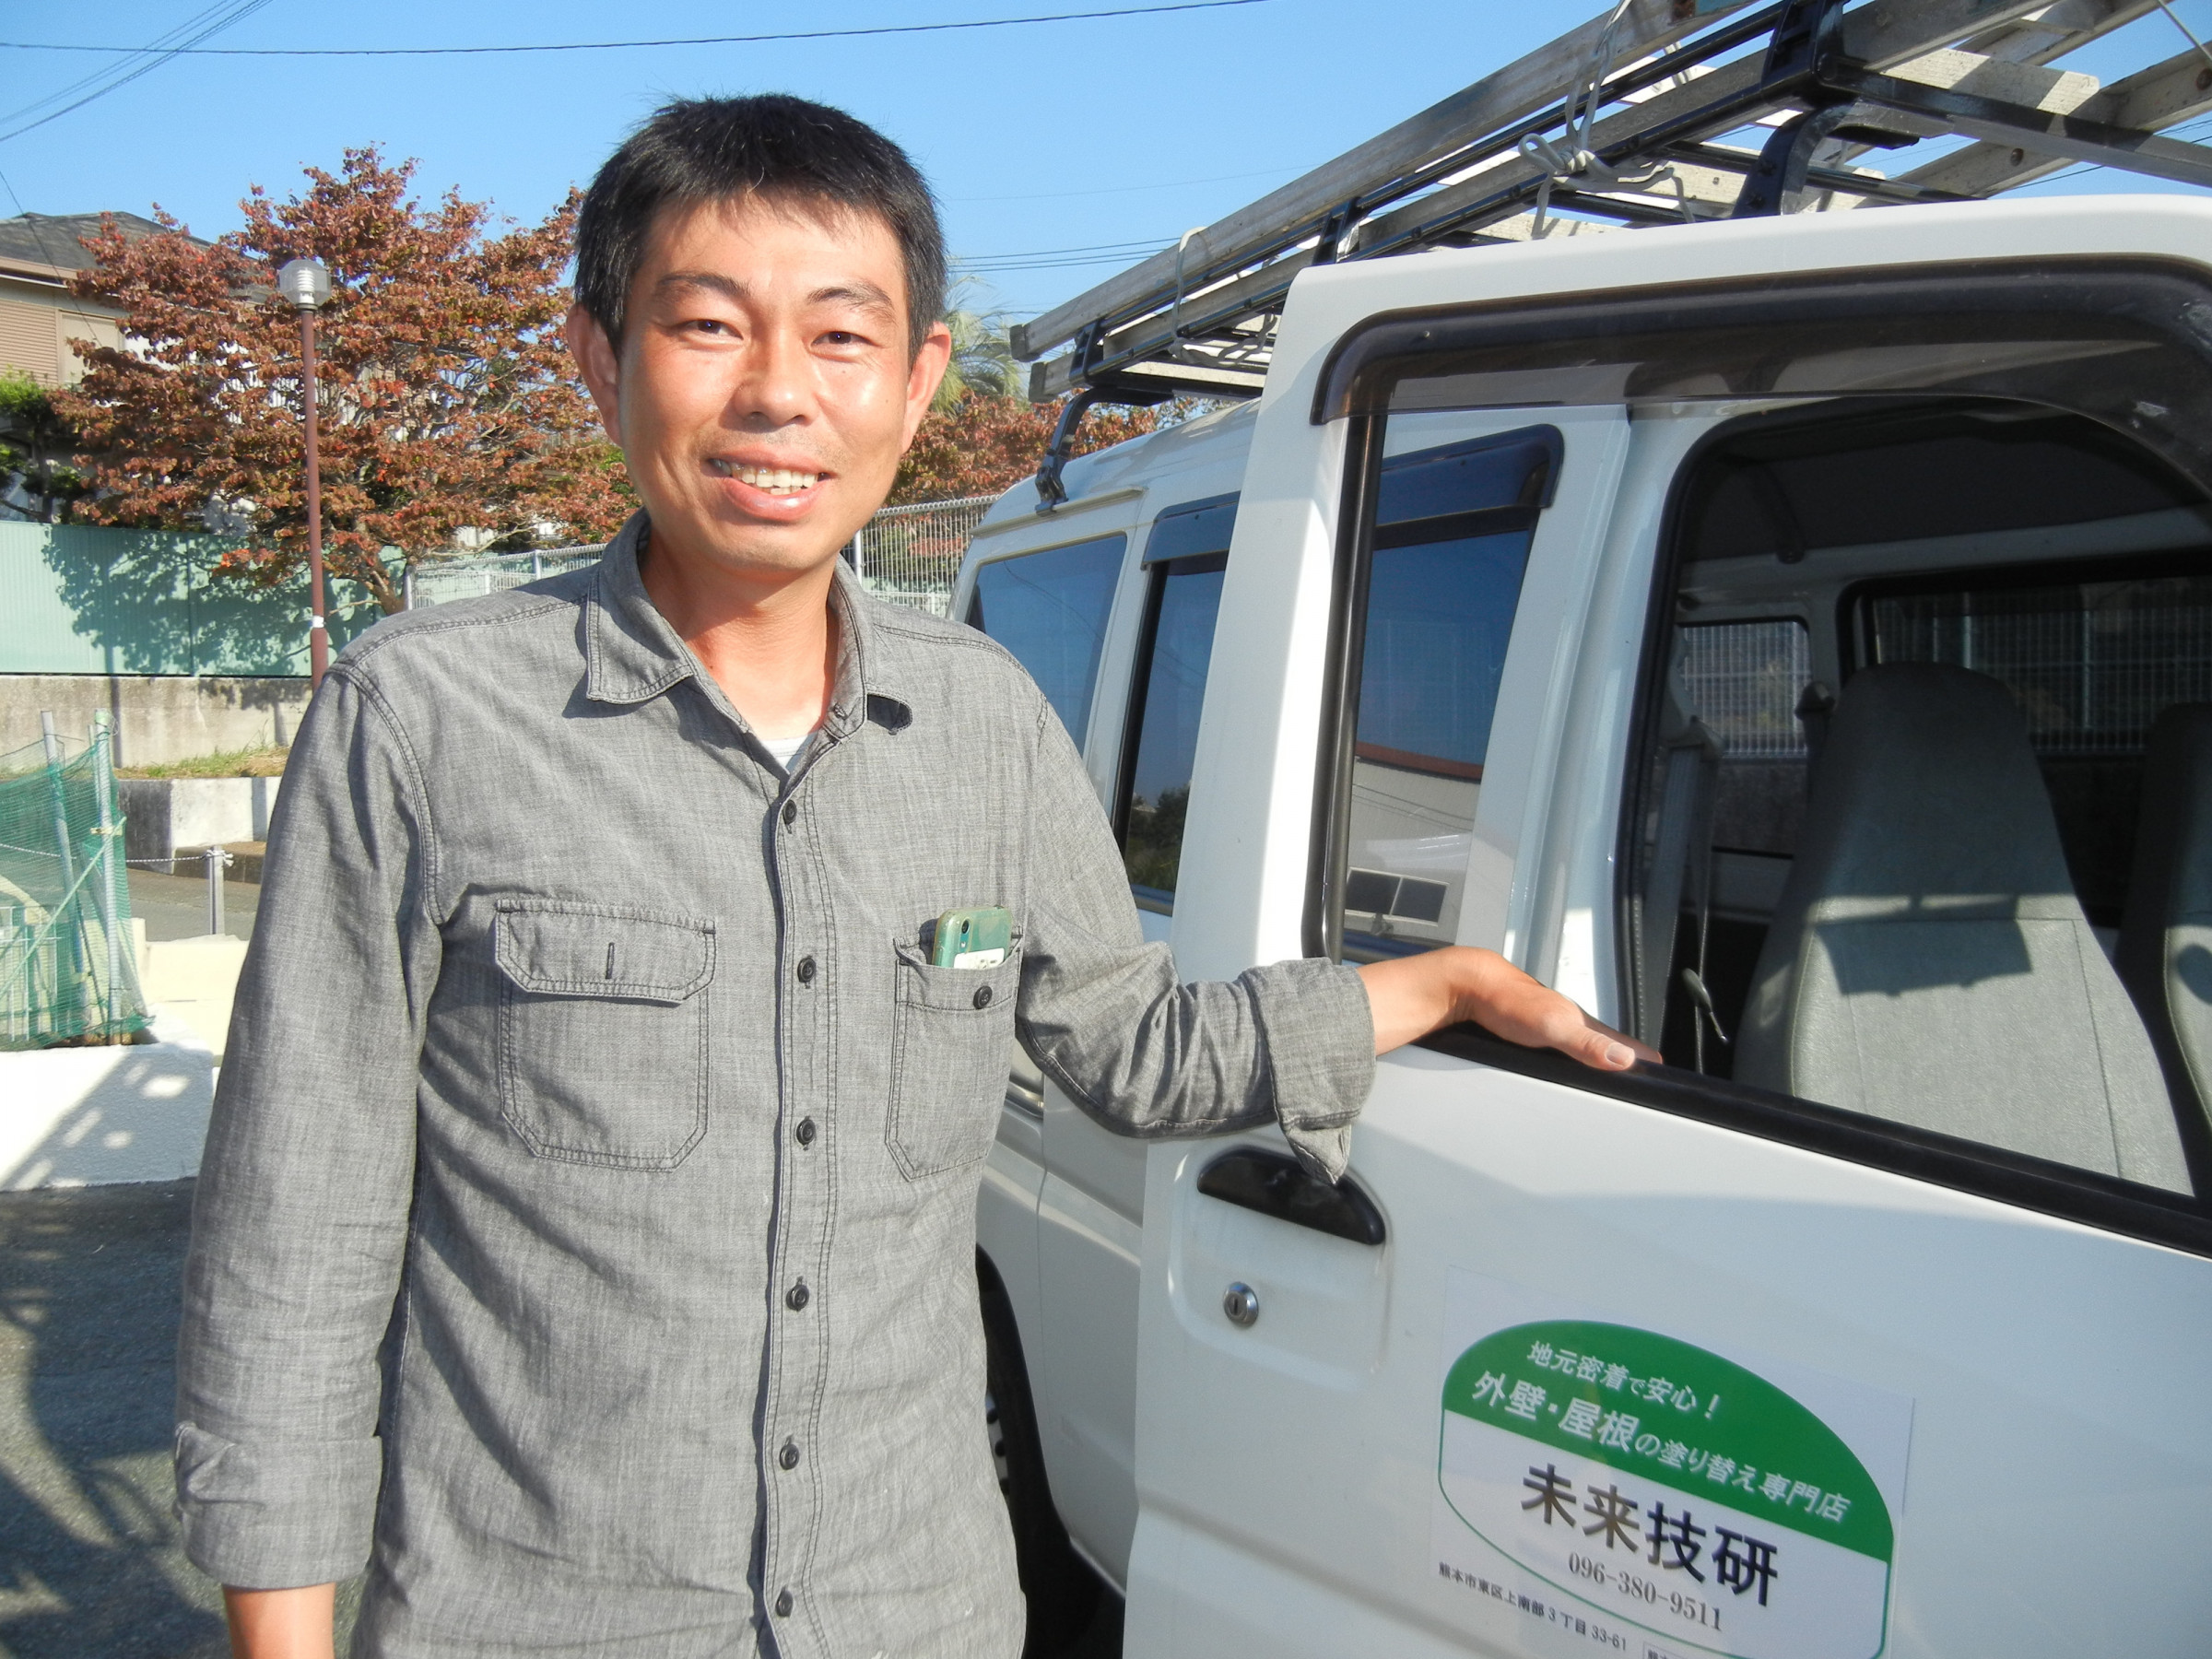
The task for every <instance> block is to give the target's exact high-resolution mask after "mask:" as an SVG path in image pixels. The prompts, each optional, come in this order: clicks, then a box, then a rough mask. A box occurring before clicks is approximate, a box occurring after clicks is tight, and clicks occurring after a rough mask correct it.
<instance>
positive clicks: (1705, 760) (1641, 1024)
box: [1636, 632, 1722, 1069]
mask: <svg viewBox="0 0 2212 1659" xmlns="http://www.w3.org/2000/svg"><path fill="white" fill-rule="evenodd" d="M1686 655H1687V649H1686V646H1685V643H1684V641H1683V639H1682V636H1681V634H1680V633H1679V632H1677V634H1676V636H1675V650H1674V659H1673V661H1672V662H1671V663H1669V664H1668V665H1667V671H1666V682H1665V696H1664V699H1663V700H1662V702H1661V705H1660V712H1659V747H1660V751H1661V755H1662V761H1661V765H1662V768H1663V772H1662V777H1661V782H1660V788H1659V823H1658V827H1657V834H1656V836H1655V837H1654V841H1653V848H1652V862H1651V868H1650V874H1649V876H1648V877H1647V878H1646V880H1645V883H1644V895H1643V904H1642V907H1641V917H1640V927H1639V933H1640V935H1641V936H1640V938H1639V939H1638V941H1637V943H1638V953H1637V954H1638V962H1637V981H1638V994H1637V999H1636V1024H1637V1031H1636V1034H1637V1036H1638V1037H1640V1038H1641V1039H1642V1040H1643V1041H1645V1042H1648V1043H1650V1044H1651V1045H1652V1046H1653V1048H1657V1047H1658V1046H1659V1039H1660V1035H1661V1033H1662V1032H1663V1031H1664V1030H1665V1025H1666V999H1667V992H1668V988H1669V987H1668V981H1669V979H1670V977H1671V971H1672V970H1673V968H1674V962H1675V936H1676V934H1677V931H1678V930H1679V928H1680V925H1681V919H1682V905H1683V900H1684V896H1685V892H1686V889H1687V891H1688V894H1689V895H1690V896H1691V897H1693V898H1694V900H1695V902H1696V904H1697V907H1698V935H1699V936H1698V966H1699V969H1700V971H1701V970H1702V969H1703V967H1704V959H1705V932H1706V926H1707V918H1708V915H1709V913H1710V912H1711V910H1712V804H1713V796H1714V794H1716V793H1717V786H1718V784H1719V782H1720V771H1721V753H1722V744H1721V740H1720V739H1719V738H1718V737H1717V736H1715V735H1713V733H1712V728H1711V727H1709V726H1708V725H1706V724H1705V723H1704V722H1703V721H1701V720H1700V719H1699V718H1698V717H1697V715H1696V713H1695V712H1693V711H1692V710H1691V708H1690V706H1689V685H1688V675H1687V673H1686V664H1685V657H1686ZM1716 1029H1717V1028H1716ZM1703 1052H1704V1037H1703V1028H1702V1026H1700V1034H1699V1054H1700V1061H1701V1059H1702V1056H1703ZM1700 1069H1702V1066H1701V1065H1700Z"/></svg>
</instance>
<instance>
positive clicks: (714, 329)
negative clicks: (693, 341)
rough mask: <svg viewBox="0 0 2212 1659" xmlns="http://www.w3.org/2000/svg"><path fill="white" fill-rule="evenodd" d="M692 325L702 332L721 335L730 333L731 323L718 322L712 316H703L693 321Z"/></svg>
mask: <svg viewBox="0 0 2212 1659" xmlns="http://www.w3.org/2000/svg"><path fill="white" fill-rule="evenodd" d="M691 326H692V327H693V328H695V329H697V330H698V331H699V332H700V334H715V335H719V334H728V333H729V332H730V325H729V324H727V323H718V322H716V321H715V320H714V319H713V318H712V317H701V318H700V319H699V320H698V321H697V322H695V323H693V324H691Z"/></svg>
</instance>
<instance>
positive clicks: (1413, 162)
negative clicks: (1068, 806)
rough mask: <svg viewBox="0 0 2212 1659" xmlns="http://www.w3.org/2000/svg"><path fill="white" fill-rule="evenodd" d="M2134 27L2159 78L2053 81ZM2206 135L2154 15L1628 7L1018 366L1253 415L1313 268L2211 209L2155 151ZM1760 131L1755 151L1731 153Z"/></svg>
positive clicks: (1309, 188)
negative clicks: (1531, 248)
mask: <svg viewBox="0 0 2212 1659" xmlns="http://www.w3.org/2000/svg"><path fill="white" fill-rule="evenodd" d="M2137 23H2140V24H2141V25H2142V27H2141V28H2140V29H2132V31H2131V33H2130V35H2129V38H2130V39H2131V40H2136V39H2139V40H2140V41H2142V42H2143V44H2144V45H2145V47H2146V52H2147V53H2157V52H2159V51H2160V50H2161V49H2164V48H2168V47H2178V48H2179V50H2175V51H2171V52H2170V53H2168V54H2167V55H2164V56H2159V57H2156V58H2155V61H2150V62H2147V65H2146V66H2145V67H2143V68H2142V69H2140V70H2138V71H2136V73H2134V74H2131V75H2129V76H2126V77H2124V79H2121V80H2118V81H2115V82H2113V83H2112V84H2111V85H2109V86H2105V85H2100V83H2099V82H2098V81H2097V80H2096V79H2095V78H2094V77H2092V76H2088V75H2082V74H2077V73H2075V72H2072V71H2067V70H2064V69H2058V68H2053V67H2052V66H2051V65H2053V62H2054V61H2055V60H2056V59H2058V58H2061V57H2063V56H2065V54H2066V53H2070V52H2073V51H2075V50H2077V49H2078V48H2079V47H2081V46H2084V45H2087V44H2088V43H2089V42H2090V41H2096V40H2100V39H2102V38H2104V37H2106V36H2108V35H2112V34H2113V33H2115V32H2117V31H2119V30H2122V29H2130V27H2131V26H2133V25H2136V24H2137ZM2207 111H2212V57H2207V55H2206V53H2204V51H2203V49H2201V48H2199V47H2197V46H2196V45H2195V44H2194V42H2193V41H2184V40H2183V38H2182V36H2181V32H2180V31H2179V30H2178V29H2174V28H2173V26H2172V24H2171V20H2170V19H2168V18H2165V17H2164V16H2163V15H2162V7H2161V6H2160V5H2159V0H1880V3H1879V4H1878V5H1877V4H1874V3H1872V0H1869V3H1867V4H1862V5H1858V6H1849V7H1848V8H1847V7H1846V4H1845V0H1781V3H1780V4H1774V5H1768V6H1760V7H1758V8H1757V9H1752V8H1750V6H1748V4H1747V0H1618V4H1617V5H1615V6H1611V7H1610V8H1608V9H1607V10H1606V12H1605V13H1604V14H1603V15H1601V16H1599V17H1597V18H1593V19H1591V20H1590V21H1589V22H1587V23H1584V24H1583V25H1582V27H1580V28H1579V29H1572V30H1571V31H1570V32H1568V33H1567V34H1564V35H1562V36H1560V37H1559V39H1558V40H1556V41H1551V42H1550V43H1549V44H1548V45H1546V46H1543V47H1540V48H1538V49H1537V50H1536V51H1535V52H1533V53H1529V54H1528V55H1527V56H1526V57H1524V58H1522V59H1521V60H1519V61H1518V62H1517V63H1513V64H1510V65H1507V66H1506V67H1504V68H1502V69H1500V70H1499V71H1498V72H1497V73H1496V74H1494V75H1490V76H1486V77H1485V78H1483V79H1482V80H1479V81H1477V82H1476V83H1475V84H1474V85H1473V86H1471V87H1468V88H1465V89H1464V90H1462V91H1459V92H1456V93H1454V94H1453V95H1452V96H1451V97H1450V98H1447V99H1445V100H1443V101H1442V102H1441V103H1438V104H1436V105H1434V106H1432V107H1431V108H1430V109H1428V110H1425V111H1423V112H1421V113H1419V114H1418V115H1416V116H1414V117H1412V118H1411V119H1410V120H1407V121H1405V122H1401V123H1400V124H1398V125H1396V126H1394V127H1392V128H1391V129H1390V130H1389V131H1387V132H1385V133H1382V134H1380V135H1377V136H1375V137H1373V138H1371V139H1369V140H1368V141H1367V142H1366V143H1364V144H1362V145H1359V147H1357V148H1354V149H1352V150H1350V151H1348V152H1347V153H1346V154H1345V155H1342V156H1340V157H1338V158H1337V159H1335V160H1334V161H1330V162H1327V163H1324V165H1323V166H1320V167H1317V168H1315V169H1314V170H1313V171H1311V172H1309V173H1307V174H1306V175H1305V176H1304V177H1303V178H1300V179H1297V180H1294V181H1293V182H1290V183H1288V184H1286V185H1284V186H1282V187H1281V188H1280V189H1278V190H1276V191H1273V192H1271V193H1269V194H1267V195H1265V196H1263V197H1261V198H1260V199H1259V200H1258V201H1256V202H1253V203H1252V204H1251V205H1249V206H1245V207H1241V208H1239V209H1238V210H1237V211H1236V212H1234V213H1231V214H1230V215H1229V216H1228V217H1227V218H1222V219H1220V220H1218V221H1217V222H1216V223H1214V224H1212V225H1209V226H1207V227H1206V228H1205V229H1201V230H1194V231H1192V232H1191V233H1189V234H1188V235H1186V236H1185V237H1183V238H1182V241H1181V242H1180V243H1178V244H1177V245H1176V246H1174V247H1170V248H1165V249H1162V250H1161V251H1160V252H1159V253H1155V254H1153V255H1152V256H1151V257H1149V258H1148V259H1146V260H1144V261H1142V262H1140V263H1139V264H1137V265H1133V266H1131V267H1130V268H1129V269H1127V270H1125V271H1123V272H1121V273H1120V274H1119V275H1117V276H1114V277H1109V278H1108V279H1107V280H1105V281H1104V282H1101V283H1100V284H1098V285H1097V286H1096V287H1094V288H1091V289H1090V290H1089V291H1088V292H1087V293H1084V294H1080V295H1078V296H1077V297H1076V298H1075V299H1073V300H1069V301H1067V302H1066V303H1065V304H1064V305H1060V306H1057V307H1055V308H1053V310H1052V311H1050V312H1046V313H1044V314H1043V315H1042V316H1040V317H1038V318H1036V319H1034V320H1033V321H1031V322H1030V323H1029V324H1023V325H1018V326H1017V327H1016V328H1015V330H1014V331H1013V346H1014V350H1015V354H1016V355H1017V356H1018V357H1019V358H1021V359H1024V360H1027V361H1030V362H1031V363H1032V364H1033V367H1032V369H1031V371H1030V397H1031V399H1032V400H1034V401H1036V402H1039V403H1049V402H1051V401H1053V400H1054V399H1056V398H1060V397H1064V396H1067V395H1069V394H1077V393H1088V394H1091V395H1089V396H1088V397H1087V398H1086V399H1085V401H1084V407H1088V406H1090V405H1091V404H1094V403H1101V402H1110V403H1130V404H1138V405H1144V404H1150V403H1157V402H1159V401H1161V400H1163V399H1165V398H1168V397H1171V396H1174V395H1177V394H1196V395H1211V396H1232V397H1235V396H1252V395H1254V394H1257V393H1258V391H1259V389H1260V387H1261V385H1262V383H1263V382H1265V378H1266V371H1267V362H1268V359H1269V355H1270V350H1271V347H1272V345H1273V340H1274V326H1275V321H1276V318H1277V316H1278V315H1279V314H1280V312H1281V310H1282V305H1283V300H1284V297H1285V295H1286V294H1287V293H1288V290H1289V287H1290V282H1291V279H1292V278H1293V277H1296V276H1297V275H1298V273H1299V272H1300V271H1301V270H1303V269H1305V268H1306V267H1307V266H1308V265H1315V264H1327V263H1331V262H1334V261H1343V260H1354V259H1374V258H1380V257H1383V256H1386V255H1389V254H1393V253H1413V252H1417V251H1419V250H1421V249H1426V248H1435V247H1465V246H1471V245H1478V244H1482V243H1486V242H1506V241H1527V240H1530V238H1531V237H1532V236H1541V235H1543V234H1545V233H1547V231H1556V230H1557V229H1558V228H1559V225H1560V223H1561V222H1562V221H1561V218H1560V216H1562V215H1563V216H1569V217H1571V218H1574V219H1578V220H1580V221H1582V222H1581V223H1579V224H1577V225H1576V227H1575V228H1576V229H1577V230H1597V229H1636V228H1639V227H1641V226H1645V225H1652V224H1679V223H1681V222H1683V221H1684V220H1689V221H1692V222H1695V221H1699V220H1703V219H1713V218H1731V217H1736V218H1740V217H1748V216H1752V215H1757V214H1772V213H1783V212H1791V211H1803V210H1806V209H1807V208H1812V207H1818V208H1822V209H1827V210H1834V209H1840V208H1842V207H1882V206H1899V205H1906V204H1911V203H1916V202H1931V201H1965V200H1974V199H1979V198H1982V197H1985V196H1990V195H1995V194H2001V193H2002V192H2004V191H2006V190H2011V189H2016V188H2018V187H2019V186H2021V185H2023V184H2028V183H2031V182H2034V181H2036V180H2038V179H2041V178H2044V177H2047V176H2048V175H2049V174H2051V173H2053V172H2055V171H2058V170H2059V169H2061V168H2063V167H2066V166H2070V165H2073V164H2075V163H2077V162H2088V163H2092V164H2094V165H2098V166H2103V167H2111V168H2116V169H2121V170H2124V171H2132V172H2137V173H2144V174H2148V175H2150V176H2153V177H2157V178H2162V179H2168V180H2174V181H2179V182H2185V183H2190V184H2198V185H2206V186H2212V147H2206V146H2203V145H2198V144H2193V143H2188V142H2185V141H2183V140H2181V139H2175V138H2169V137H2164V136H2161V134H2162V133H2163V132H2164V131H2165V130H2166V129H2168V128H2170V127H2172V126H2174V125H2176V124H2179V123H2182V122H2184V121H2188V120H2190V119H2192V118H2193V117H2194V116H2198V115H2202V114H2204V113H2206V112H2207ZM1756 127H1765V128H1768V129H1770V131H1769V133H1768V135H1766V137H1765V139H1764V141H1763V143H1762V144H1761V145H1760V146H1759V147H1745V146H1743V145H1742V144H1741V143H1740V142H1739V143H1731V142H1728V140H1729V138H1730V135H1741V134H1743V133H1745V132H1746V131H1747V129H1751V128H1756ZM1957 137H1964V138H1967V139H1969V140H1970V141H1971V142H1969V143H1968V144H1966V145H1964V146H1963V147H1956V148H1953V149H1951V150H1949V151H1948V152H1947V153H1944V154H1941V155H1937V156H1935V159H1930V160H1926V161H1924V162H1923V163H1922V164H1921V165H1918V166H1914V167H1911V168H1909V170H1908V171H1903V172H1901V173H1899V174H1897V175H1895V176H1890V175H1888V174H1885V173H1884V172H1881V171H1877V170H1875V169H1873V168H1869V167H1866V166H1864V165H1862V164H1861V161H1860V158H1862V157H1864V156H1865V155H1867V154H1868V153H1869V152H1874V151H1883V152H1892V153H1896V152H1903V155H1904V159H1908V160H1910V159H1912V156H1911V152H1912V148H1913V147H1916V146H1918V145H1920V144H1922V143H1923V142H1924V141H1925V140H1928V139H1951V138H1957ZM1062 346H1072V347H1073V349H1070V350H1067V351H1064V352H1061V353H1060V354H1059V355H1057V356H1053V357H1047V355H1046V354H1047V353H1050V352H1052V351H1053V349H1054V348H1055V347H1062ZM1039 359H1042V360H1039ZM1070 414H1072V416H1073V419H1072V420H1071V419H1067V418H1064V419H1063V420H1062V422H1061V430H1060V431H1058V432H1056V433H1055V435H1054V437H1053V450H1052V453H1051V455H1050V456H1049V457H1048V461H1047V467H1048V469H1049V472H1050V475H1051V480H1050V488H1051V489H1052V490H1053V491H1058V490H1059V489H1061V488H1062V486H1061V483H1060V467H1061V465H1064V464H1065V459H1066V449H1067V443H1068V441H1069V440H1070V439H1071V438H1072V436H1073V433H1074V430H1075V425H1076V423H1077V422H1079V421H1080V420H1081V418H1082V415H1081V410H1079V409H1073V410H1071V411H1070ZM1041 488H1043V484H1042V480H1041ZM1058 499H1065V497H1064V496H1062V497H1060V498H1058Z"/></svg>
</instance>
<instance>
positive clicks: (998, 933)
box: [929, 904, 1014, 968]
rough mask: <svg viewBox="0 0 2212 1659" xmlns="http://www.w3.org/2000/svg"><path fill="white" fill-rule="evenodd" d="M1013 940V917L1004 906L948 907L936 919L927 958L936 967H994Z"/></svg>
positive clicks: (1004, 958) (1001, 960)
mask: <svg viewBox="0 0 2212 1659" xmlns="http://www.w3.org/2000/svg"><path fill="white" fill-rule="evenodd" d="M1013 942H1014V918H1013V916H1012V915H1011V914H1010V913H1009V912H1007V911H1006V908H1005V907H1004V906H1003V905H997V904H988V905H982V906H978V907H977V908H975V909H972V910H948V911H947V912H945V913H944V914H943V915H941V916H939V917H938V918H937V927H936V935H935V939H934V940H933V942H932V943H931V946H930V951H929V959H930V960H931V961H932V962H933V963H935V965H936V966H937V967H939V968H995V967H997V966H998V965H999V964H1000V963H1001V962H1003V961H1005V960H1006V951H1007V949H1008V947H1011V946H1012V944H1013Z"/></svg>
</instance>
